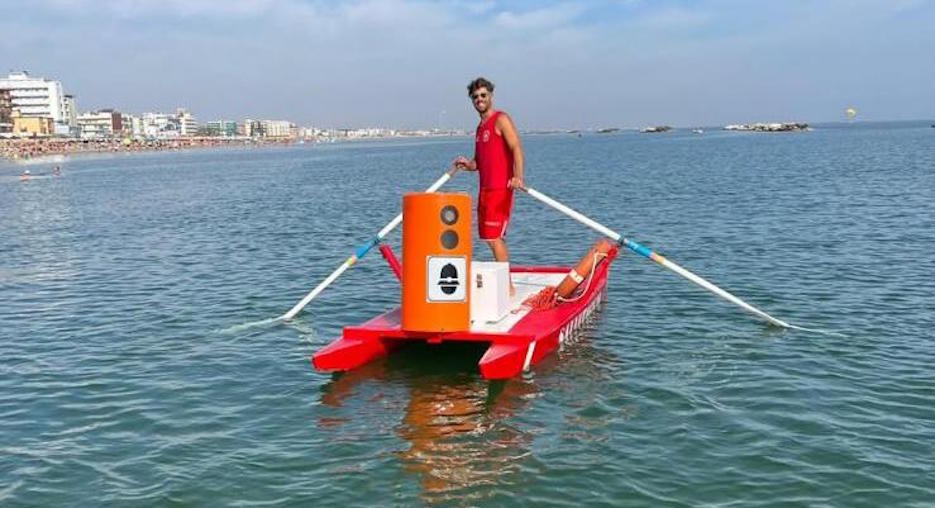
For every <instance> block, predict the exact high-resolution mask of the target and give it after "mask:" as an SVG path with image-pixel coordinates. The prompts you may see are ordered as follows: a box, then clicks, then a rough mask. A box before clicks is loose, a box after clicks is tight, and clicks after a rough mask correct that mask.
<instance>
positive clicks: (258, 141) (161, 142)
mask: <svg viewBox="0 0 935 508" xmlns="http://www.w3.org/2000/svg"><path fill="white" fill-rule="evenodd" d="M294 142H295V140H294V139H290V138H283V139H276V138H217V137H191V138H177V139H158V140H132V139H93V140H83V139H74V138H27V139H18V138H13V139H0V159H9V160H14V161H28V160H30V159H36V158H45V157H49V156H54V155H76V154H84V153H134V152H158V151H167V150H192V149H199V148H223V147H233V146H236V147H243V146H285V145H291V144H293V143H294Z"/></svg>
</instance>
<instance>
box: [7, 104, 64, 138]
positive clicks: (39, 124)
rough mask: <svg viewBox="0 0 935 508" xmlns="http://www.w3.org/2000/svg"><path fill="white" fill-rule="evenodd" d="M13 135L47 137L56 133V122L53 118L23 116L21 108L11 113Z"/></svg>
mask: <svg viewBox="0 0 935 508" xmlns="http://www.w3.org/2000/svg"><path fill="white" fill-rule="evenodd" d="M10 119H11V120H12V123H13V135H14V136H16V137H21V138H45V137H49V136H51V135H53V134H55V122H54V121H52V119H51V118H47V117H40V116H29V117H27V116H23V114H22V113H20V110H19V109H16V108H14V109H13V112H12V113H10Z"/></svg>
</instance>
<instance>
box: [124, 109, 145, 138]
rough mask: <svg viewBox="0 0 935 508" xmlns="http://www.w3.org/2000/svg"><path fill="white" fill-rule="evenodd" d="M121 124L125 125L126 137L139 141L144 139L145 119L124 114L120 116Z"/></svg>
mask: <svg viewBox="0 0 935 508" xmlns="http://www.w3.org/2000/svg"><path fill="white" fill-rule="evenodd" d="M120 123H122V124H123V135H124V137H132V138H134V139H138V138H141V137H143V119H142V118H141V117H139V116H136V115H131V114H129V113H123V114H122V115H121V116H120Z"/></svg>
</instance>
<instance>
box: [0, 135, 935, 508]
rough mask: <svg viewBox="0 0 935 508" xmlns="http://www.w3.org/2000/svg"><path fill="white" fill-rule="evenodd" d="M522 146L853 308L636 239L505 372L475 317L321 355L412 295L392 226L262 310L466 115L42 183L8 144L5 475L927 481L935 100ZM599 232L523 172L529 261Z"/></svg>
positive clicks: (471, 186) (582, 482)
mask: <svg viewBox="0 0 935 508" xmlns="http://www.w3.org/2000/svg"><path fill="white" fill-rule="evenodd" d="M523 144H524V147H525V150H526V156H527V183H528V184H529V185H530V186H533V187H534V188H536V189H538V190H540V191H541V192H544V193H546V194H548V195H550V196H552V197H553V198H556V199H558V200H559V201H562V202H563V203H565V204H567V205H569V206H571V207H573V208H576V209H578V210H579V211H581V212H583V213H585V214H586V215H588V216H590V217H592V218H593V219H595V220H597V221H599V222H601V223H603V224H605V225H606V226H608V227H610V228H611V229H614V230H615V231H618V232H619V233H621V234H623V235H624V236H626V237H628V238H631V239H633V240H636V241H638V242H641V243H643V244H645V245H647V246H649V247H650V248H652V249H654V250H656V251H658V252H659V253H661V254H663V255H665V256H667V257H668V258H669V259H672V260H673V261H675V262H677V263H679V264H681V265H682V266H684V267H685V268H687V269H689V270H691V271H693V272H695V273H697V274H699V275H701V276H703V277H705V278H707V279H709V280H710V281H712V282H713V283H715V284H717V285H719V286H721V287H723V288H724V289H727V290H728V291H731V292H733V293H734V294H736V295H737V296H739V297H740V298H742V299H744V300H745V301H747V302H749V303H750V304H752V305H754V306H756V307H758V308H761V309H763V310H765V311H766V312H768V313H770V314H771V315H774V316H776V317H778V318H780V319H783V320H786V321H789V322H791V323H793V324H797V325H801V326H807V327H813V328H820V329H824V330H834V331H836V332H838V333H839V335H821V334H815V333H808V332H803V331H797V330H786V331H784V330H778V329H776V328H771V327H767V326H764V325H763V324H762V323H761V322H758V321H757V320H755V319H753V318H751V317H750V316H749V315H748V314H746V313H744V312H743V311H741V310H740V309H739V308H737V307H735V306H733V305H731V304H729V303H725V302H723V301H721V300H719V299H717V298H716V297H714V296H713V295H711V294H709V293H707V292H705V291H703V290H701V289H700V288H698V287H696V286H694V285H692V284H690V283H689V282H687V281H685V280H683V279H681V278H680V277H679V276H677V275H675V274H673V273H671V272H668V271H666V270H664V269H662V268H660V267H659V266H657V265H655V264H653V263H651V262H649V261H647V260H645V259H643V258H641V257H638V256H635V255H633V254H629V253H628V254H624V255H622V256H621V257H620V258H618V260H617V261H616V262H615V263H614V265H613V267H612V270H611V274H610V281H609V284H608V296H609V298H608V301H607V302H606V303H605V304H604V306H603V307H602V308H601V309H600V311H599V312H598V313H597V314H596V316H595V318H594V319H592V320H591V321H590V322H589V323H588V324H587V326H585V327H584V329H583V330H582V332H581V333H580V334H578V335H577V336H576V337H574V339H573V340H572V341H571V342H570V343H569V344H567V345H566V347H565V348H564V350H563V351H562V352H560V353H558V354H556V355H554V356H553V357H551V358H550V359H548V360H547V361H545V362H543V363H541V364H539V365H537V366H536V367H535V368H534V369H533V370H532V371H531V372H529V373H527V374H525V375H523V376H521V377H518V378H516V379H512V380H509V381H506V382H488V381H484V380H483V379H481V378H480V377H479V375H478V373H477V371H476V362H477V360H478V358H479V355H480V354H481V353H482V350H480V351H479V350H477V349H476V348H470V347H455V348H436V347H424V348H413V349H411V350H408V351H406V352H405V353H403V354H398V355H394V356H393V357H391V358H389V359H387V360H382V361H378V362H375V363H373V364H371V365H368V366H367V367H364V368H362V369H359V370H356V371H353V372H350V373H348V374H346V375H343V376H332V375H330V374H322V373H317V372H315V371H314V370H313V368H312V367H311V365H310V364H309V361H308V359H309V356H310V355H311V354H312V353H313V352H314V351H316V350H317V349H319V348H321V347H323V346H324V345H326V344H327V343H328V342H330V341H331V340H332V339H334V338H336V337H337V336H339V335H340V333H341V328H342V327H343V326H345V325H351V324H356V323H360V322H362V321H364V320H366V319H368V318H370V317H371V316H373V315H375V314H376V313H379V312H382V311H384V310H387V309H389V308H392V307H393V306H395V305H396V304H397V303H398V301H399V286H398V283H397V282H396V280H395V278H394V276H393V275H392V273H391V271H390V270H389V268H388V267H387V266H386V264H385V262H384V261H383V260H382V259H381V258H380V256H379V255H378V254H371V255H370V256H368V257H367V258H365V259H364V260H363V261H362V262H361V263H360V264H358V265H355V266H354V267H353V268H351V269H350V270H349V271H348V272H347V273H345V274H344V275H343V276H342V277H341V278H340V279H338V281H337V282H336V283H335V284H333V285H332V286H331V287H329V288H328V289H326V290H325V291H324V292H323V293H322V294H321V295H320V297H319V298H317V299H316V300H314V301H313V302H312V303H311V304H310V305H309V306H308V307H307V308H306V310H305V312H304V313H303V314H302V315H301V316H300V317H299V318H298V319H296V320H295V321H293V322H292V323H291V324H288V325H286V324H282V323H280V322H267V323H262V324H263V325H264V326H244V325H249V324H250V323H255V322H258V321H263V320H268V319H270V318H275V317H276V316H280V315H281V314H283V313H284V312H285V311H287V310H288V309H289V308H291V307H292V305H294V304H295V303H296V302H297V301H298V300H299V299H301V298H302V296H304V295H305V294H306V293H307V292H308V291H309V290H310V289H311V288H313V287H314V286H315V285H317V284H318V283H319V282H320V281H321V280H322V279H324V278H325V277H326V276H327V275H328V274H330V273H331V272H332V271H333V270H334V269H336V268H337V267H338V266H339V265H340V263H342V262H343V261H344V260H345V259H346V258H347V257H348V256H349V255H350V254H351V253H352V252H353V251H354V249H355V248H356V247H357V246H358V245H360V244H362V243H363V242H365V241H366V240H368V239H369V238H371V237H372V236H373V235H374V234H375V233H376V232H377V231H378V230H380V229H381V228H382V227H383V226H384V225H385V224H386V223H387V222H389V220H390V219H392V218H393V217H394V216H395V215H396V214H397V213H398V212H399V210H400V203H401V196H402V194H403V193H404V192H409V191H416V190H420V189H424V188H425V187H427V186H429V185H430V184H431V183H432V182H434V181H435V180H436V179H437V178H438V177H439V176H441V174H442V173H443V171H444V170H445V169H446V168H447V166H448V164H449V163H450V161H451V160H452V159H453V158H454V157H455V156H456V155H458V154H462V153H463V154H468V155H470V152H471V150H472V149H473V143H472V140H471V139H470V138H463V137H454V138H444V139H426V140H421V139H408V140H391V141H378V142H360V143H335V144H328V145H311V144H306V145H302V146H296V147H294V148H283V149H258V150H249V149H243V150H220V151H192V152H183V153H156V154H152V153H151V154H138V155H129V156H118V157H73V158H70V159H69V160H68V161H67V163H65V164H62V169H63V175H62V176H60V177H56V176H52V175H51V171H52V167H51V166H49V167H47V168H46V167H44V166H41V165H34V166H31V167H30V168H31V171H32V173H33V174H34V175H37V178H35V179H33V180H30V181H26V182H21V181H19V179H18V174H19V172H20V171H21V168H20V167H18V166H14V165H9V164H8V165H5V166H0V505H3V506H21V505H33V506H65V505H74V506H95V505H146V506H163V505H165V506H222V505H224V506H361V505H373V506H385V505H397V506H412V505H419V504H442V505H483V506H488V505H491V506H522V505H527V506H545V505H550V506H581V505H585V504H586V505H590V506H599V505H614V506H620V505H632V506H667V505H676V506H697V505H705V506H721V505H728V504H731V505H734V506H794V505H801V506H925V505H928V504H929V503H932V501H933V499H935V480H933V475H932V471H935V445H933V443H935V424H933V422H935V375H933V373H932V366H933V365H935V343H933V332H932V329H933V322H935V319H933V318H935V277H933V274H935V255H933V252H935V169H933V168H935V129H930V128H929V127H928V123H918V124H913V123H906V124H860V123H857V124H852V125H825V126H817V127H816V129H815V130H814V131H812V132H807V133H783V134H760V133H736V132H723V131H717V130H713V129H706V130H705V133H704V134H703V135H697V134H692V133H691V132H689V131H688V130H681V131H676V132H672V133H666V134H639V133H635V132H619V133H615V134H608V135H598V134H591V133H585V134H584V135H582V136H580V137H579V136H577V135H574V134H562V133H557V134H551V135H527V136H525V137H524V138H523ZM445 188H446V189H448V190H454V191H467V192H471V193H473V192H474V191H475V190H476V175H474V174H461V175H458V176H457V177H456V178H455V179H454V180H453V181H452V182H450V184H449V185H447V186H446V187H445ZM596 239H597V234H596V233H594V232H593V231H591V230H588V229H586V228H585V227H584V226H582V225H580V224H578V223H577V222H574V221H572V220H571V219H569V218H567V217H565V216H563V215H560V214H559V213H557V212H555V211H553V210H552V209H549V208H546V207H545V206H544V205H542V204H541V203H539V202H537V201H534V200H532V199H531V198H530V197H528V196H524V195H518V196H517V197H516V206H515V211H514V220H513V222H512V225H511V227H510V231H509V236H508V241H509V246H510V249H511V253H512V257H513V259H514V260H515V261H516V262H518V263H523V264H539V263H544V264H571V263H573V262H575V261H576V260H577V259H578V258H579V257H580V256H581V255H583V254H584V252H585V251H586V250H587V248H588V246H589V245H590V243H592V242H593V241H594V240H596ZM475 240H476V239H475ZM389 243H390V244H391V245H392V246H393V247H394V248H396V249H397V252H399V232H398V231H396V232H394V233H392V234H390V235H389ZM475 255H476V256H477V257H478V258H479V259H490V253H489V252H488V250H487V248H486V247H485V246H483V245H480V244H479V242H476V244H475Z"/></svg>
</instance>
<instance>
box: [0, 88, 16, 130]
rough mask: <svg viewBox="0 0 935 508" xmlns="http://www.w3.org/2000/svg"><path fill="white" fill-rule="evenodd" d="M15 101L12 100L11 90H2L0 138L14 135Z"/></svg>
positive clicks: (0, 93) (0, 94)
mask: <svg viewBox="0 0 935 508" xmlns="http://www.w3.org/2000/svg"><path fill="white" fill-rule="evenodd" d="M12 114H13V101H12V100H11V98H10V90H8V89H6V88H3V89H0V136H7V135H12V134H13V119H12V118H11V115H12Z"/></svg>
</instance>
